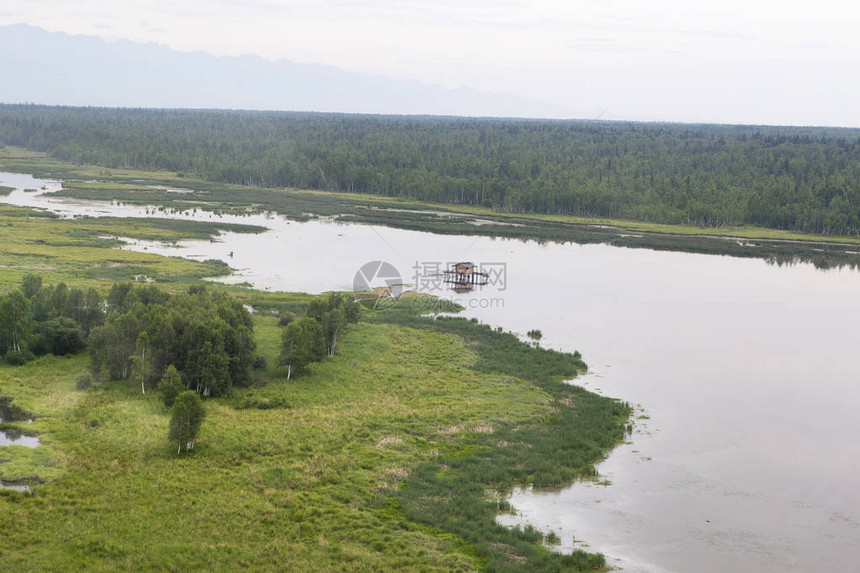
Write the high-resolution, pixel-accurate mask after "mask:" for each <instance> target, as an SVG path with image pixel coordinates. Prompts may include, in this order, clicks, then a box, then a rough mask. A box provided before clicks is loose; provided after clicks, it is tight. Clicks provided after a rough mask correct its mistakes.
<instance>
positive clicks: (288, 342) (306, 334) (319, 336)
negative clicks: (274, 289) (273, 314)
mask: <svg viewBox="0 0 860 573" xmlns="http://www.w3.org/2000/svg"><path fill="white" fill-rule="evenodd" d="M360 314H361V305H360V304H359V303H358V302H356V301H354V300H352V299H350V298H349V297H347V296H346V295H344V294H342V293H330V294H329V295H327V296H319V297H316V298H314V299H313V300H312V301H311V303H310V305H308V312H307V316H306V317H303V318H299V319H297V320H294V319H292V317H289V316H285V317H283V318H282V320H281V323H282V324H284V325H286V328H285V329H284V331H283V335H282V339H281V354H280V357H279V362H280V364H281V365H282V366H286V367H287V380H289V379H290V377H291V376H292V375H293V373H294V372H295V373H301V372H303V371H304V370H305V368H307V366H308V364H310V363H311V362H317V361H319V360H322V359H323V358H324V357H325V356H329V357H331V356H334V353H335V351H336V350H337V342H338V339H339V338H340V336H341V335H342V334H343V332H344V331H345V330H346V328H347V326H348V325H350V324H352V323H355V322H358V318H359V316H360Z"/></svg>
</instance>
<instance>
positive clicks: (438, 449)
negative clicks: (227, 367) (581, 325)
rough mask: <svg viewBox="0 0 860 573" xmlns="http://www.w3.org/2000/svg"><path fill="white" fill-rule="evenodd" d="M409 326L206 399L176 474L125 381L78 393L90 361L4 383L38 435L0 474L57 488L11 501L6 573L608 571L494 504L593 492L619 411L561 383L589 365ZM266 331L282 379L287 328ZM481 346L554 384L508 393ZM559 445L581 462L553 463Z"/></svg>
mask: <svg viewBox="0 0 860 573" xmlns="http://www.w3.org/2000/svg"><path fill="white" fill-rule="evenodd" d="M282 296H283V295H282ZM415 320H416V321H417V322H414V324H413V325H412V326H406V325H402V324H393V323H398V322H403V319H402V318H397V317H395V318H393V319H391V320H389V318H386V317H385V316H376V317H374V321H373V322H372V323H362V324H359V325H356V326H355V327H354V328H353V330H351V331H350V332H349V333H348V335H347V336H346V337H344V339H343V340H342V342H341V347H340V351H339V353H338V355H337V356H336V357H335V358H334V359H332V360H327V361H325V362H322V363H319V364H315V365H313V366H312V367H311V370H310V372H309V373H308V374H307V375H305V376H303V377H300V378H298V379H294V380H292V381H290V382H289V383H287V382H286V381H285V380H284V376H283V372H280V371H279V370H278V369H277V368H275V367H273V366H270V367H269V369H268V370H267V372H266V381H267V383H266V384H265V385H264V386H261V387H257V388H251V389H247V390H243V391H237V392H235V393H234V394H233V395H231V396H230V397H226V398H223V399H217V400H215V399H212V400H208V401H207V402H206V407H207V410H208V417H207V420H206V422H205V424H204V426H203V429H202V432H201V435H200V438H199V440H198V445H197V446H196V447H195V449H194V451H193V453H192V454H190V455H184V456H182V457H177V456H176V454H175V451H174V450H173V448H172V447H171V445H170V444H169V443H168V442H167V440H166V435H167V423H168V415H167V412H166V410H165V409H164V406H163V405H162V404H161V401H160V399H159V397H158V396H157V395H154V394H149V395H146V396H143V395H141V394H140V391H139V388H138V387H137V386H136V385H135V384H132V383H123V382H109V383H108V382H101V383H98V384H97V385H96V387H95V388H93V389H91V390H89V391H86V392H78V391H75V389H74V380H75V377H76V375H77V373H79V372H80V371H82V370H83V369H84V368H85V364H86V357H85V356H82V355H81V356H76V357H72V358H54V357H46V358H41V359H38V360H36V361H34V362H32V363H30V364H28V365H26V366H23V367H18V368H12V367H9V366H2V367H0V392H2V393H3V394H4V395H7V396H12V397H14V398H15V403H16V404H18V405H19V406H20V407H22V408H24V409H26V410H27V411H28V412H30V413H31V414H32V415H33V416H34V417H35V421H34V422H33V424H32V425H33V429H35V430H37V431H39V432H40V435H41V438H42V445H41V446H39V447H38V448H35V449H32V450H29V451H28V452H25V451H24V450H26V449H27V448H22V447H14V448H13V449H11V450H9V451H7V452H5V454H4V456H5V459H6V460H7V461H6V462H5V463H0V472H3V473H2V474H0V475H2V476H3V478H4V479H9V478H20V477H31V478H38V479H41V480H47V481H46V483H44V484H42V485H39V486H38V487H37V488H36V489H35V491H34V492H33V494H32V495H27V494H19V493H17V492H12V493H10V492H6V493H4V495H3V497H2V498H0V524H2V525H0V540H2V541H0V566H2V568H3V569H4V570H19V569H47V570H77V569H81V568H89V569H95V570H116V569H123V570H127V569H136V570H139V569H148V570H153V569H156V570H165V569H166V570H187V569H207V570H234V569H236V568H240V567H241V568H248V569H252V570H271V569H278V570H416V571H427V570H440V571H441V570H445V571H449V570H475V569H484V568H489V569H490V570H509V569H512V570H522V571H533V570H538V569H542V570H559V569H560V568H562V567H572V566H574V565H575V566H577V568H579V567H580V566H581V568H583V569H584V570H593V569H596V568H600V567H601V566H602V558H600V557H599V556H589V555H587V554H584V553H577V554H575V556H559V555H556V554H553V553H551V552H550V551H549V550H547V549H544V548H543V547H542V546H540V545H538V544H536V543H535V542H536V541H539V539H540V537H541V535H540V533H539V532H534V531H518V530H507V529H505V528H502V527H500V526H497V525H495V522H494V514H495V512H496V511H498V509H499V502H498V499H495V498H488V497H487V495H486V493H487V491H488V490H494V491H499V490H501V491H504V490H506V489H507V488H509V487H510V486H511V485H512V484H514V483H523V482H525V481H537V482H538V483H541V484H544V485H549V484H555V483H562V482H564V481H568V480H570V479H571V478H573V477H576V476H580V475H591V473H592V472H593V467H592V466H591V463H592V462H593V461H595V460H596V459H599V458H600V457H601V456H602V455H603V453H604V452H605V451H606V448H608V447H610V446H611V445H612V444H613V443H615V441H616V440H618V439H619V438H620V436H621V432H622V427H623V417H624V414H625V409H624V407H623V406H622V405H620V404H619V403H617V402H615V401H612V400H609V399H606V398H600V397H597V396H594V395H591V394H588V393H586V392H584V391H582V390H581V389H578V388H575V387H573V386H569V385H565V384H561V383H560V382H559V381H558V380H559V375H558V372H561V371H564V372H567V373H570V372H571V369H573V370H574V371H575V370H577V369H581V368H582V367H583V366H584V365H582V364H581V363H580V362H578V361H577V360H574V359H573V358H572V357H570V355H567V356H568V357H567V358H565V356H564V355H561V354H557V353H556V354H557V355H555V356H553V358H551V359H546V360H545V359H544V358H545V356H544V354H546V356H552V355H553V353H548V354H547V351H538V350H537V349H533V348H530V347H528V346H527V345H525V344H522V343H518V342H517V341H516V340H515V339H514V338H513V337H512V335H502V334H501V333H495V331H490V330H489V329H488V328H483V327H481V326H479V325H475V324H473V323H469V322H467V321H457V322H456V323H451V325H448V324H445V325H444V326H442V327H440V328H439V329H437V328H436V327H435V324H434V322H433V321H431V320H425V319H415ZM452 325H453V326H452ZM255 326H256V332H257V338H258V343H259V349H260V351H261V352H262V353H263V354H264V355H266V357H267V359H268V362H269V364H270V365H272V364H275V360H276V353H277V349H278V340H279V333H280V329H279V327H278V326H277V324H276V319H275V318H266V317H259V316H258V317H257V318H256V324H255ZM487 332H493V333H494V334H492V335H490V336H497V335H498V336H509V337H510V338H508V339H506V341H505V342H504V344H505V345H507V346H508V347H509V348H513V347H515V346H517V345H519V346H518V348H519V353H520V354H521V356H520V357H519V358H517V359H515V360H514V362H515V363H516V362H519V361H520V360H530V361H531V362H532V363H533V364H543V363H546V364H547V365H548V367H546V368H545V367H543V366H538V367H536V368H533V369H532V371H533V372H535V376H531V377H529V376H527V377H522V378H521V377H515V376H513V375H512V371H511V367H510V366H507V365H505V363H504V362H499V358H498V356H497V357H496V358H493V352H494V351H493V349H492V348H491V346H492V343H493V342H495V343H499V342H500V341H501V339H494V340H491V339H488V338H486V336H487ZM470 333H472V334H470ZM487 343H490V344H489V345H488V344H487ZM533 352H534V353H535V354H532V353H533ZM519 369H520V368H519V367H516V366H515V367H514V370H519ZM586 429H588V431H586ZM559 432H561V433H559ZM559 445H561V446H562V450H565V451H569V452H574V451H576V452H580V454H579V455H578V457H574V456H559V455H558V451H557V449H556V448H558V446H559ZM514 458H515V459H517V460H519V461H518V462H517V463H512V459H514ZM510 468H515V469H514V470H513V471H511V470H510ZM466 525H468V526H466ZM464 526H465V527H464Z"/></svg>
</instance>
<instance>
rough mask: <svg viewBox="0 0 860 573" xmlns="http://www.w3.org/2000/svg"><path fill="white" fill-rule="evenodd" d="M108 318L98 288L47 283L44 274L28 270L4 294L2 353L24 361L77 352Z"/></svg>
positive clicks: (1, 301) (0, 316) (0, 306)
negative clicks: (32, 272) (17, 283)
mask: <svg viewBox="0 0 860 573" xmlns="http://www.w3.org/2000/svg"><path fill="white" fill-rule="evenodd" d="M104 320H105V304H104V301H103V300H102V297H101V295H100V294H99V293H98V291H96V290H95V289H93V288H90V289H88V290H86V291H85V290H81V289H78V288H69V287H68V286H66V284H65V283H60V284H58V285H56V286H53V287H52V286H43V285H42V277H41V276H39V275H35V274H27V275H25V276H24V278H23V280H22V281H21V285H20V286H19V287H17V288H15V289H13V290H12V291H11V292H9V293H8V294H6V295H4V296H0V356H2V357H3V358H4V360H5V361H6V362H7V363H9V364H23V363H24V362H26V361H27V360H30V359H31V358H33V357H34V356H41V355H44V354H55V355H58V356H60V355H63V354H69V353H74V352H77V351H79V350H81V349H83V348H84V347H85V346H86V344H87V340H88V338H89V336H90V334H91V333H92V331H93V330H94V329H96V328H98V327H99V326H100V325H101V324H102V323H104Z"/></svg>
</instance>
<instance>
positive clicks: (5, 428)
mask: <svg viewBox="0 0 860 573" xmlns="http://www.w3.org/2000/svg"><path fill="white" fill-rule="evenodd" d="M29 421H30V420H29V417H28V415H27V413H26V412H24V411H23V410H21V409H20V408H18V407H17V406H16V405H15V404H13V403H12V401H11V400H9V399H8V398H3V397H2V396H0V446H26V447H28V448H35V447H36V446H38V445H39V438H37V437H36V436H34V435H32V434H30V433H29V432H27V431H26V430H23V429H21V428H20V427H18V426H12V425H10V424H9V422H29Z"/></svg>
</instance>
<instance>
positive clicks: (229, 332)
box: [89, 283, 256, 396]
mask: <svg viewBox="0 0 860 573" xmlns="http://www.w3.org/2000/svg"><path fill="white" fill-rule="evenodd" d="M106 307H107V316H106V318H105V323H104V325H102V326H99V327H97V328H95V329H93V331H92V333H90V337H89V346H90V356H91V359H92V369H93V371H94V372H96V373H101V372H104V373H106V374H107V375H108V377H109V378H110V379H126V378H129V377H130V376H134V377H135V378H136V379H137V380H139V381H140V385H141V391H142V392H144V393H145V392H146V389H147V387H152V386H154V385H155V384H156V383H157V382H158V381H159V380H161V379H162V378H163V377H164V376H165V374H167V372H168V369H169V368H170V367H171V366H173V367H174V368H175V369H176V370H177V371H178V372H179V373H180V374H181V380H182V382H183V385H184V388H183V389H188V390H193V391H195V392H196V393H198V394H200V395H203V396H218V395H222V394H224V393H226V392H227V391H229V389H230V388H231V387H233V386H247V385H249V384H250V382H251V379H252V375H251V372H252V366H253V363H254V358H255V355H254V350H255V349H256V342H255V341H254V332H253V328H254V327H253V323H252V320H251V315H250V314H249V313H248V311H247V310H246V309H245V308H244V306H243V305H242V303H241V302H239V301H237V300H236V299H234V298H231V297H230V296H228V295H226V294H213V293H210V292H209V291H207V290H206V289H205V288H204V287H191V288H190V289H189V291H188V292H187V293H182V294H174V295H170V294H168V293H166V292H164V291H162V290H160V289H158V288H156V287H154V286H151V285H149V286H140V285H132V284H131V283H117V284H114V285H113V286H112V287H111V290H110V293H109V294H108V297H107V304H106Z"/></svg>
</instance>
